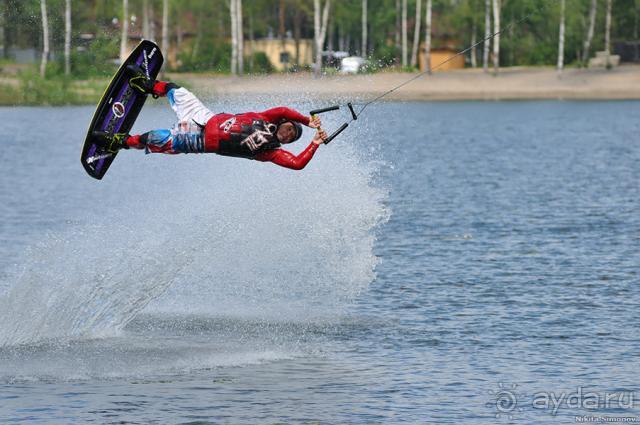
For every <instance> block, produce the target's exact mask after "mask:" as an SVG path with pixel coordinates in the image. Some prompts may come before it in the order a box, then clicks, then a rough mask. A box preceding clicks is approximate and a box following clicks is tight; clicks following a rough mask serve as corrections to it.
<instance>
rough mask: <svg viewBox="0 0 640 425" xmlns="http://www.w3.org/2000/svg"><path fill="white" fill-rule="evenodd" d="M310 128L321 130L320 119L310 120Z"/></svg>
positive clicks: (315, 117)
mask: <svg viewBox="0 0 640 425" xmlns="http://www.w3.org/2000/svg"><path fill="white" fill-rule="evenodd" d="M309 127H311V128H320V127H322V121H320V118H319V117H317V116H314V117H311V118H310V119H309Z"/></svg>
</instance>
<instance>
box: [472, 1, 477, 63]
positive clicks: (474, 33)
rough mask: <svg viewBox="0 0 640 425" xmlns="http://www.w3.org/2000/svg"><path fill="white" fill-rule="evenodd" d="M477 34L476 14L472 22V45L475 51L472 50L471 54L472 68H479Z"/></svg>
mask: <svg viewBox="0 0 640 425" xmlns="http://www.w3.org/2000/svg"><path fill="white" fill-rule="evenodd" d="M474 12H475V11H474ZM477 32H478V29H477V28H476V17H475V13H473V17H472V21H471V45H472V46H474V47H473V49H471V52H470V54H471V67H472V68H477V67H478V58H477V54H478V53H477V47H476V43H477V42H478V35H477Z"/></svg>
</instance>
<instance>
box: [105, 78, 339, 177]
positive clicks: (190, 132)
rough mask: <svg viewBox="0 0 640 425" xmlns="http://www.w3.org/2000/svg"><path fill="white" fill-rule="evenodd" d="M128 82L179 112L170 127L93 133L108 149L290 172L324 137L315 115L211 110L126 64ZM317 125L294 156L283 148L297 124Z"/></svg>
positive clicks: (295, 135)
mask: <svg viewBox="0 0 640 425" xmlns="http://www.w3.org/2000/svg"><path fill="white" fill-rule="evenodd" d="M127 71H128V72H129V73H130V74H131V75H132V77H131V78H130V80H129V85H130V86H131V87H132V88H133V89H134V90H137V91H139V92H141V93H144V94H151V95H153V97H163V96H166V97H167V98H168V99H169V104H170V105H171V108H172V109H173V110H174V112H175V113H176V115H177V116H178V123H177V124H175V125H174V126H173V128H171V129H170V130H153V131H150V132H148V133H144V134H140V135H129V134H124V133H116V134H113V135H111V134H108V133H104V132H95V133H94V136H95V137H96V139H97V141H98V143H100V144H101V145H103V146H105V147H106V148H107V150H109V151H111V152H117V151H118V150H120V149H144V150H145V151H146V152H147V153H150V152H159V153H168V154H177V153H217V154H218V155H226V156H235V157H239V158H248V159H254V160H258V161H263V162H273V163H274V164H277V165H280V166H282V167H286V168H291V169H294V170H301V169H303V168H304V167H305V166H306V165H307V164H308V163H309V161H310V160H311V158H313V155H314V153H315V152H316V150H317V149H318V146H319V145H320V144H321V143H323V142H324V141H325V140H326V139H327V134H326V133H325V132H324V131H323V130H322V129H321V125H322V123H321V122H320V119H319V118H317V117H308V116H304V115H302V114H300V113H299V112H297V111H294V110H293V109H289V108H285V107H278V108H273V109H269V110H266V111H264V112H245V113H243V114H235V115H234V114H227V113H221V114H215V115H214V114H213V112H211V111H210V110H209V109H207V108H206V107H205V106H204V105H203V104H202V102H200V100H198V98H196V97H195V96H194V95H193V94H192V93H191V92H190V91H189V90H187V89H185V88H184V87H180V86H178V85H176V84H174V83H169V82H164V81H154V80H150V79H149V78H148V77H147V76H146V75H145V74H144V72H143V71H142V70H141V69H140V68H139V67H136V66H129V67H128V69H127ZM301 124H303V125H305V126H307V127H311V128H314V129H317V132H316V135H315V136H314V138H313V140H312V141H311V143H310V144H309V146H307V148H306V149H305V150H303V151H302V152H301V153H300V154H299V155H294V154H292V153H291V152H288V151H286V150H284V149H282V148H281V147H282V145H287V144H289V143H292V142H295V141H296V140H298V139H299V138H300V136H302V125H301Z"/></svg>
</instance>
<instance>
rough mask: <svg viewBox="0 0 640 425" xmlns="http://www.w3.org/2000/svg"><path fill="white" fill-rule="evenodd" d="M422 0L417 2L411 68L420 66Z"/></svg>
mask: <svg viewBox="0 0 640 425" xmlns="http://www.w3.org/2000/svg"><path fill="white" fill-rule="evenodd" d="M421 8H422V0H416V27H415V29H414V31H413V46H412V48H411V66H413V67H415V66H416V65H417V64H418V49H419V48H420V24H421V23H422V10H421Z"/></svg>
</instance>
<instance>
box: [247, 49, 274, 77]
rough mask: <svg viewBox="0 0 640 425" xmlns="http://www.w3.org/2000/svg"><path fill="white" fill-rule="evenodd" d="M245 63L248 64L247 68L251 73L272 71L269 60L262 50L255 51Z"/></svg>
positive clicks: (268, 72)
mask: <svg viewBox="0 0 640 425" xmlns="http://www.w3.org/2000/svg"><path fill="white" fill-rule="evenodd" d="M245 64H247V65H249V66H248V67H247V70H248V72H249V73H251V74H270V73H272V72H273V71H274V68H273V65H272V64H271V61H270V60H269V58H268V57H267V55H266V53H264V52H255V53H254V54H253V55H252V56H251V58H250V59H249V60H248V61H247V60H246V59H245Z"/></svg>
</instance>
